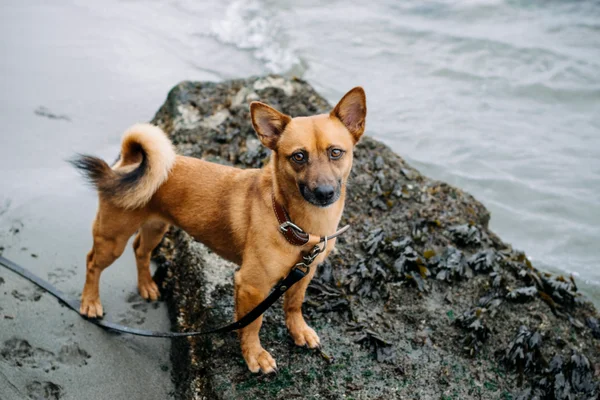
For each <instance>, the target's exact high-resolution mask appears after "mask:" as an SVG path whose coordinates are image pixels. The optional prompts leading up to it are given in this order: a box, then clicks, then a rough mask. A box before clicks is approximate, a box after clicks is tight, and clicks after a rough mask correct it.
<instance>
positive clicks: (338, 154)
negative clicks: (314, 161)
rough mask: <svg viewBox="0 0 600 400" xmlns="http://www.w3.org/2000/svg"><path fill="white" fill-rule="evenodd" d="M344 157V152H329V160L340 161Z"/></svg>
mask: <svg viewBox="0 0 600 400" xmlns="http://www.w3.org/2000/svg"><path fill="white" fill-rule="evenodd" d="M343 155H344V150H340V149H331V150H329V158H331V159H332V160H339V159H340V158H341V157H342V156H343Z"/></svg>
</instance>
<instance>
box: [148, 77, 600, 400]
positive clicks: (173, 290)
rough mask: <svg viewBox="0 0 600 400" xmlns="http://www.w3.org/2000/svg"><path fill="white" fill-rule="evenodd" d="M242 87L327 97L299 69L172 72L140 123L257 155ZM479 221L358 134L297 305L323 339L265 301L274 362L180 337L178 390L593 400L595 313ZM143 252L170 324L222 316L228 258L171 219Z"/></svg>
mask: <svg viewBox="0 0 600 400" xmlns="http://www.w3.org/2000/svg"><path fill="white" fill-rule="evenodd" d="M253 100H260V101H263V102H265V103H268V104H270V105H271V106H273V107H275V108H277V109H279V110H280V111H282V112H284V113H287V114H289V115H292V116H303V115H312V114H316V113H322V112H328V111H329V110H330V105H329V104H328V103H327V102H326V101H325V100H324V99H323V98H322V97H321V96H319V94H318V93H316V92H315V91H314V90H313V89H312V88H311V87H310V85H308V84H307V83H306V82H303V81H301V80H298V79H285V78H282V77H279V76H267V77H255V78H250V79H245V80H244V79H240V80H231V81H226V82H222V83H211V82H182V83H180V84H179V85H177V86H176V87H175V88H173V89H172V90H171V92H170V93H169V95H168V98H167V100H166V102H165V104H164V105H163V106H162V107H161V108H160V110H159V111H158V113H157V114H156V116H155V118H154V120H153V122H154V123H156V124H158V125H160V126H161V127H163V129H165V131H166V132H167V133H168V134H169V135H170V137H171V139H172V140H173V142H174V143H175V145H176V147H177V149H178V151H179V153H180V154H184V155H189V156H194V157H202V158H204V159H207V160H210V161H214V162H219V163H223V164H228V165H235V166H238V167H242V168H251V167H261V166H263V165H264V164H265V163H266V162H267V160H268V157H269V153H268V151H267V150H266V149H265V148H264V147H262V146H260V143H259V141H258V139H257V138H256V135H255V133H254V131H253V129H252V125H251V123H250V116H249V110H248V104H249V102H251V101H253ZM376 115H377V112H376V110H373V109H372V108H371V109H370V115H369V118H376ZM367 127H368V124H367ZM367 133H368V132H367ZM190 184H202V182H190ZM489 219H490V215H489V213H488V211H487V210H486V209H485V207H484V206H483V205H482V204H480V203H479V202H478V201H477V200H475V199H474V198H473V197H472V196H470V195H469V194H467V193H465V192H463V191H462V190H460V189H458V188H454V187H452V186H450V185H448V184H445V183H443V182H438V181H434V180H431V179H429V178H427V177H425V176H423V175H421V174H420V173H419V172H418V171H417V170H415V169H414V168H412V167H411V166H409V165H408V164H407V163H406V162H405V161H404V160H403V159H402V158H401V157H399V156H398V155H396V154H394V153H393V152H392V151H391V150H390V149H389V148H388V147H386V146H385V145H383V144H382V143H380V142H378V141H376V140H374V139H372V138H371V137H368V136H367V137H364V138H363V140H362V141H361V143H360V144H359V145H358V146H357V148H356V149H355V158H354V167H353V170H352V174H351V178H350V182H349V184H348V196H347V201H346V209H345V212H344V217H343V219H342V224H347V223H349V224H351V225H352V229H351V231H349V232H348V233H347V234H346V235H345V236H344V237H342V238H340V239H339V240H338V244H337V248H336V251H335V252H333V253H332V254H331V255H330V256H329V259H328V260H327V261H326V262H325V263H323V264H322V265H320V266H319V267H318V268H319V270H318V273H317V275H316V277H315V279H314V280H313V282H312V283H311V285H310V286H309V289H308V295H307V299H306V301H305V304H304V314H305V316H306V317H307V321H308V323H309V324H310V325H311V326H313V328H315V329H316V331H317V332H318V333H319V335H320V337H321V342H322V345H323V348H322V349H321V350H319V351H314V350H308V349H305V348H299V347H297V346H295V345H294V343H293V341H292V340H291V338H290V337H289V335H288V334H287V331H286V328H285V323H284V319H283V313H282V311H281V307H279V306H277V305H275V306H274V307H273V308H272V309H271V310H269V311H268V312H267V313H266V314H265V319H264V323H263V328H262V330H261V339H262V342H263V345H264V346H265V347H266V348H267V349H268V350H269V351H270V352H271V353H272V354H273V356H274V357H275V358H276V360H277V362H278V366H279V373H278V374H276V375H270V376H263V375H253V374H252V373H250V372H249V371H248V370H247V368H246V366H245V364H244V361H243V359H242V357H241V354H240V350H239V344H238V342H237V338H236V335H235V334H226V335H213V336H207V337H201V338H189V339H182V340H178V341H175V342H174V343H173V351H172V358H173V366H174V368H173V377H174V378H175V380H176V384H177V391H178V395H179V397H180V398H184V399H204V398H210V399H237V398H241V397H245V398H275V399H288V398H294V397H300V398H315V399H316V398H326V399H337V398H343V397H345V398H354V399H392V398H399V399H400V398H407V399H494V398H498V399H500V398H502V399H509V398H522V399H533V398H552V399H589V398H595V396H597V395H598V374H599V373H600V347H599V346H600V342H599V339H598V336H599V334H598V332H599V328H598V313H597V311H596V310H595V309H594V307H593V306H592V305H591V304H590V303H589V302H587V301H585V299H584V298H583V297H582V296H581V295H580V294H579V292H578V290H577V286H576V285H575V282H574V281H573V280H572V279H570V278H564V277H561V276H553V275H550V274H547V273H544V272H541V271H538V270H536V269H535V268H534V267H533V266H532V265H531V263H530V262H529V260H528V259H527V257H526V256H525V254H523V253H521V252H517V251H514V250H513V249H512V248H511V247H510V246H509V245H506V244H505V243H503V242H502V241H501V240H500V238H498V237H497V236H496V235H495V234H494V233H493V232H491V231H490V230H489V229H488V222H489ZM155 259H156V260H157V262H158V264H159V267H160V268H159V272H160V273H161V274H164V276H165V279H164V282H163V289H164V295H165V297H166V299H167V302H168V304H169V309H170V313H171V318H172V321H173V325H174V328H175V329H176V330H178V331H190V330H202V329H206V328H209V327H215V326H217V325H219V324H223V323H226V322H229V321H231V320H232V318H233V286H232V276H233V270H234V268H235V266H234V265H231V264H230V263H227V262H225V261H223V260H221V259H219V258H218V257H217V256H215V255H214V254H212V253H211V252H210V251H209V250H207V249H206V248H205V247H204V246H202V245H201V244H198V243H196V242H194V241H193V240H192V239H191V238H190V237H189V236H188V235H186V234H185V233H183V232H181V231H178V230H176V229H173V230H172V231H171V232H170V233H169V234H168V235H167V237H166V238H165V240H164V241H163V243H162V245H161V247H160V248H159V249H158V250H157V251H156V254H155ZM536 396H537V397H536ZM540 396H542V397H540ZM543 396H547V397H543ZM552 396H553V397H552Z"/></svg>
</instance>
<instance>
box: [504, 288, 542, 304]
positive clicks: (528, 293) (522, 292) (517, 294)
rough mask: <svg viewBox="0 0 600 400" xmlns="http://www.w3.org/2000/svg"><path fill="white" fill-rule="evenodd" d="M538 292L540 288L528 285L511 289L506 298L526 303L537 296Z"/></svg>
mask: <svg viewBox="0 0 600 400" xmlns="http://www.w3.org/2000/svg"><path fill="white" fill-rule="evenodd" d="M537 294H538V290H537V288H536V287H535V286H526V287H521V288H517V289H514V290H511V291H510V292H508V294H507V295H506V298H507V299H509V300H511V301H515V302H519V303H524V302H526V301H531V300H533V299H534V298H535V297H537Z"/></svg>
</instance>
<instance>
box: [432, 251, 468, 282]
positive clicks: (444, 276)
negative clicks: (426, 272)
mask: <svg viewBox="0 0 600 400" xmlns="http://www.w3.org/2000/svg"><path fill="white" fill-rule="evenodd" d="M430 264H431V265H435V271H437V273H436V276H435V278H436V279H437V280H441V281H447V282H450V281H451V280H453V279H455V278H467V279H468V278H472V277H473V270H471V267H469V264H468V263H467V260H466V259H465V256H464V254H463V252H462V251H460V250H458V249H456V248H455V247H452V246H448V247H447V248H446V250H445V251H444V253H443V254H442V256H441V257H439V258H437V259H431V260H430Z"/></svg>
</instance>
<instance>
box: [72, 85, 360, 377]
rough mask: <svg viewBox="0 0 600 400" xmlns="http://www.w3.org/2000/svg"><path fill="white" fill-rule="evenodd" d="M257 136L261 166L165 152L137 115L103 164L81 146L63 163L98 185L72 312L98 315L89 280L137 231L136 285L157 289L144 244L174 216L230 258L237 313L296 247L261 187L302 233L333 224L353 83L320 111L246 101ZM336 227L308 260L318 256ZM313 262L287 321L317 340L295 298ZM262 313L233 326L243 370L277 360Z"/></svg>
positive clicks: (342, 186) (354, 129)
mask: <svg viewBox="0 0 600 400" xmlns="http://www.w3.org/2000/svg"><path fill="white" fill-rule="evenodd" d="M250 109H251V116H252V123H253V126H254V129H255V130H256V132H257V134H258V137H259V139H260V140H261V142H262V143H263V145H265V146H266V147H268V148H270V149H271V150H272V155H271V159H270V161H269V163H268V164H267V165H266V166H265V167H264V168H262V169H245V170H243V169H238V168H233V167H227V166H223V165H219V164H214V163H210V162H206V161H203V160H200V159H196V158H190V157H183V156H179V155H175V152H174V150H173V147H172V145H171V143H170V141H169V140H168V138H167V136H166V135H165V134H164V133H163V132H162V131H161V130H160V129H159V128H158V127H155V126H152V125H148V124H138V125H134V126H133V127H132V128H130V129H129V130H128V131H127V132H126V133H125V135H124V138H123V145H122V151H121V156H120V158H119V160H118V161H117V163H116V164H115V165H114V166H113V167H112V168H111V167H109V166H108V165H107V164H106V163H105V162H104V161H102V160H100V159H98V158H95V157H90V156H82V157H80V158H79V159H78V160H75V161H74V164H75V165H76V166H77V167H78V168H80V169H82V170H84V171H85V172H86V173H87V176H88V178H89V179H90V180H91V181H92V182H93V183H94V184H95V185H96V187H97V188H98V192H99V207H98V213H97V216H96V219H95V221H94V224H93V230H92V231H93V239H94V243H93V248H92V250H91V251H90V252H89V254H88V256H87V270H86V281H85V286H84V289H83V293H82V296H81V310H80V312H81V314H83V315H85V316H88V317H90V318H98V317H102V315H103V309H102V305H101V303H100V296H99V282H100V275H101V273H102V271H103V270H104V269H105V268H107V267H108V266H110V265H111V264H112V263H113V262H114V261H115V260H116V259H117V258H118V257H119V256H120V255H121V254H122V252H123V250H124V248H125V245H126V243H127V241H128V239H129V238H130V237H131V236H132V235H134V234H135V233H136V231H137V235H136V237H135V240H134V244H133V247H134V251H135V256H136V263H137V270H138V289H139V292H140V295H141V296H142V297H143V298H145V299H150V300H156V299H158V297H159V290H158V287H157V286H156V284H155V283H154V281H153V280H152V276H151V275H150V256H151V252H152V250H153V249H154V248H155V247H156V246H157V245H158V244H159V243H160V241H161V240H162V237H163V235H164V233H165V232H166V231H167V229H168V227H169V225H175V226H178V227H180V228H182V229H183V230H184V231H186V232H187V233H188V234H190V235H191V236H192V237H194V238H195V239H196V240H198V241H200V242H202V243H204V244H205V245H206V246H208V247H209V248H211V249H212V250H213V251H215V252H216V253H217V254H219V255H220V256H221V257H223V258H225V259H227V260H230V261H232V262H234V263H236V264H238V265H240V268H239V269H238V270H237V271H236V272H235V313H236V318H239V317H242V316H243V315H245V314H246V313H247V312H249V311H250V310H251V309H253V308H254V307H255V306H256V305H257V304H258V303H260V302H261V301H262V300H263V299H264V298H265V297H266V296H267V295H268V293H269V291H270V289H271V288H272V287H273V286H274V285H275V284H276V283H277V281H279V280H280V279H282V278H283V277H285V276H286V275H287V274H288V273H289V271H290V269H291V267H292V266H293V265H294V264H295V263H296V262H298V261H299V258H300V253H301V251H308V250H310V246H305V247H304V248H303V247H297V246H293V245H291V244H290V243H288V242H287V241H286V239H285V238H284V237H283V235H282V234H281V232H280V231H279V230H278V227H279V224H278V221H277V219H276V216H275V214H274V211H273V208H272V195H274V196H275V199H276V201H278V202H279V203H280V204H281V205H283V206H284V207H285V208H286V210H287V211H288V213H289V215H290V218H291V220H292V221H293V222H294V223H295V224H297V225H299V226H300V227H302V228H303V229H304V230H305V231H307V232H309V233H311V234H313V235H319V236H323V235H330V234H332V233H334V232H335V231H336V230H337V227H338V224H339V221H340V218H341V216H342V211H343V209H344V200H345V195H346V182H347V180H348V176H349V174H350V170H351V168H352V151H353V148H354V145H355V144H356V143H357V142H358V141H359V139H360V137H361V136H362V134H363V132H364V129H365V118H366V111H367V108H366V98H365V93H364V91H363V89H362V88H360V87H356V88H354V89H352V90H351V91H349V92H348V93H347V94H346V95H345V96H344V97H343V98H342V100H340V102H339V103H338V104H337V105H336V107H335V108H334V109H333V110H332V111H331V113H329V114H322V115H315V116H311V117H297V118H291V117H289V116H287V115H284V114H282V113H280V112H278V111H277V110H275V109H273V108H271V107H269V106H267V105H266V104H263V103H259V102H254V103H252V104H251V106H250ZM334 246H335V239H333V240H331V241H330V242H329V243H328V246H327V249H326V251H325V252H324V253H322V254H321V255H320V256H319V257H318V258H317V259H316V260H315V263H316V264H318V263H321V262H322V261H323V260H324V259H325V257H326V256H327V255H328V254H329V252H330V251H331V250H332V249H333V247H334ZM314 272H315V268H312V269H311V271H310V274H309V276H308V277H307V278H305V279H303V280H302V281H300V282H299V283H297V284H296V285H294V286H293V287H292V288H291V289H290V290H288V292H286V295H285V300H284V310H285V319H286V325H287V327H288V330H289V332H290V335H291V336H292V338H293V339H294V342H295V343H296V344H297V345H299V346H304V345H308V346H309V347H316V346H318V345H319V343H320V341H319V337H318V336H317V334H316V332H315V331H314V330H313V329H312V328H310V327H309V326H308V325H307V324H306V322H305V321H304V318H303V316H302V310H301V307H302V302H303V300H304V295H305V291H306V288H307V286H308V283H309V282H310V279H312V277H313V275H314ZM261 324H262V317H261V318H258V319H257V320H256V321H254V322H253V323H251V324H250V325H248V326H247V327H245V328H243V329H241V330H240V331H239V338H240V343H241V349H242V354H243V356H244V359H245V360H246V363H247V364H248V368H249V369H250V370H251V371H252V372H258V371H260V370H262V371H263V372H264V373H269V372H273V371H275V369H276V363H275V360H274V359H273V357H272V356H271V355H270V354H269V353H268V352H267V351H266V350H265V349H264V348H263V347H262V346H261V343H260V339H259V330H260V326H261Z"/></svg>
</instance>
